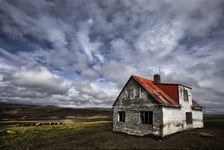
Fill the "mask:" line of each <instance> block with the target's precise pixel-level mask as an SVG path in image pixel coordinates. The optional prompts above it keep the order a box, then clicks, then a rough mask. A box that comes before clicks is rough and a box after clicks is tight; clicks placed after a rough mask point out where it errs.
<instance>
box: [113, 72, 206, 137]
mask: <svg viewBox="0 0 224 150" xmlns="http://www.w3.org/2000/svg"><path fill="white" fill-rule="evenodd" d="M191 90H192V88H190V87H188V86H185V85H182V84H170V83H160V75H158V74H157V75H154V81H151V80H148V79H145V78H142V77H139V76H135V75H132V76H131V77H130V78H129V80H128V81H127V83H126V84H125V86H124V87H123V89H122V90H121V92H120V94H119V95H118V97H117V99H116V101H115V102H114V104H113V131H116V132H124V133H127V134H132V135H138V136H144V135H147V134H153V135H157V136H160V137H164V136H166V135H169V134H173V133H175V132H180V131H183V130H187V129H192V128H202V127H203V126H204V124H203V107H202V106H200V105H199V104H197V103H196V102H195V101H193V100H192V92H191Z"/></svg>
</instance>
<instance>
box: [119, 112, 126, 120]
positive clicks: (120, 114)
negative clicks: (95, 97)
mask: <svg viewBox="0 0 224 150" xmlns="http://www.w3.org/2000/svg"><path fill="white" fill-rule="evenodd" d="M118 121H121V122H125V112H124V111H119V112H118Z"/></svg>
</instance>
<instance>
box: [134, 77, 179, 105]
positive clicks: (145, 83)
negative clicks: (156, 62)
mask: <svg viewBox="0 0 224 150" xmlns="http://www.w3.org/2000/svg"><path fill="white" fill-rule="evenodd" d="M132 77H133V78H134V79H135V80H136V81H137V82H138V83H139V84H140V85H141V86H142V87H143V88H144V89H145V90H146V91H148V92H149V93H150V94H151V95H152V96H153V97H154V98H155V100H156V101H157V102H159V103H160V104H163V105H172V106H179V103H178V101H176V100H175V99H174V98H172V97H170V96H169V95H168V94H167V93H166V92H164V91H163V90H162V89H160V88H159V87H157V86H156V84H154V83H153V81H151V80H149V79H145V78H142V77H139V76H136V75H132Z"/></svg>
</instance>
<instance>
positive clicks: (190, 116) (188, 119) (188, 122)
mask: <svg viewBox="0 0 224 150" xmlns="http://www.w3.org/2000/svg"><path fill="white" fill-rule="evenodd" d="M186 123H187V124H192V113H191V112H186Z"/></svg>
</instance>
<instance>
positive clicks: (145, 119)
mask: <svg viewBox="0 0 224 150" xmlns="http://www.w3.org/2000/svg"><path fill="white" fill-rule="evenodd" d="M140 115H141V121H142V124H153V112H152V111H141V112H140Z"/></svg>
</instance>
